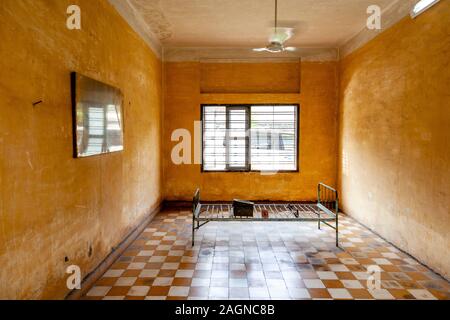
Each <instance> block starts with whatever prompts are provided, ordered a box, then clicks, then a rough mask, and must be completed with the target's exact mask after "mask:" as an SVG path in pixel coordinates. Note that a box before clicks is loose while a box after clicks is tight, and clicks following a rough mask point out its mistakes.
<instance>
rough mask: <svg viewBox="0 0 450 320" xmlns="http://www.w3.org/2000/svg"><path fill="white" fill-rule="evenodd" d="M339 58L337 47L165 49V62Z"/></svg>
mask: <svg viewBox="0 0 450 320" xmlns="http://www.w3.org/2000/svg"><path fill="white" fill-rule="evenodd" d="M338 58H339V54H338V49H336V48H298V49H297V51H295V52H283V53H269V52H254V51H253V50H252V49H251V48H205V47H198V48H176V47H169V48H164V49H163V60H164V61H165V62H189V61H192V62H199V61H207V60H215V61H221V62H227V61H230V62H231V61H233V62H235V61H238V60H240V61H245V62H259V61H261V62H262V61H268V59H270V60H271V61H276V60H279V61H280V62H283V61H287V60H293V59H301V60H302V61H319V62H322V61H337V60H338Z"/></svg>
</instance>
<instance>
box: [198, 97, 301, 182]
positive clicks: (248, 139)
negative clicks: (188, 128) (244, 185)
mask: <svg viewBox="0 0 450 320" xmlns="http://www.w3.org/2000/svg"><path fill="white" fill-rule="evenodd" d="M252 106H255V107H259V106H269V107H270V106H273V107H277V106H281V107H283V106H293V107H295V109H296V119H295V121H296V124H297V128H296V130H295V132H296V136H297V137H296V154H295V158H296V168H295V170H273V172H276V173H299V172H300V104H299V103H253V104H249V103H241V104H236V103H233V104H230V103H223V104H217V103H214V104H212V103H211V104H210V103H204V104H201V105H200V121H201V123H202V125H201V141H200V147H201V153H202V157H201V159H202V163H201V165H200V171H201V173H230V172H231V173H232V172H255V173H261V172H271V171H270V170H269V171H266V170H252V169H250V168H251V137H246V138H245V139H246V168H245V169H244V168H238V169H228V168H227V169H225V170H204V163H205V161H204V160H205V159H204V157H205V155H204V149H203V138H204V136H203V132H204V122H203V114H204V109H205V108H206V107H225V108H226V113H227V117H226V123H227V125H226V126H227V129H228V127H229V124H228V121H229V120H228V119H229V118H228V110H229V108H238V109H244V108H246V109H247V124H246V126H247V130H248V129H251V121H252V115H251V107H252ZM226 166H227V167H228V164H227V165H226Z"/></svg>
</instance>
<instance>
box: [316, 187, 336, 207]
mask: <svg viewBox="0 0 450 320" xmlns="http://www.w3.org/2000/svg"><path fill="white" fill-rule="evenodd" d="M317 204H318V206H319V207H321V209H322V210H325V209H326V211H330V212H331V213H333V214H335V215H336V214H338V213H339V197H338V192H337V190H336V189H334V188H332V187H330V186H328V185H326V184H324V183H319V185H318V186H317Z"/></svg>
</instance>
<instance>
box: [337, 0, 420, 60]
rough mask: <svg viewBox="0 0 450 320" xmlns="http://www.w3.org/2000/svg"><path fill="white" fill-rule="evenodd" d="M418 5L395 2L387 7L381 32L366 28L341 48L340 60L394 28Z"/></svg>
mask: <svg viewBox="0 0 450 320" xmlns="http://www.w3.org/2000/svg"><path fill="white" fill-rule="evenodd" d="M416 3H417V0H395V1H394V2H393V3H392V4H391V5H390V6H388V7H386V8H385V9H384V10H383V11H382V14H381V30H369V29H368V28H367V27H366V26H364V28H363V29H362V30H361V31H360V32H359V33H357V34H356V35H355V36H353V37H352V38H351V39H349V40H348V41H346V42H345V43H344V44H343V45H342V46H340V48H339V53H340V58H344V57H346V56H348V55H349V54H351V53H352V52H354V51H356V50H357V49H359V48H361V47H362V46H364V45H365V44H366V43H368V42H369V41H370V40H372V39H374V38H375V37H377V36H378V35H379V34H381V33H383V32H384V31H385V30H387V29H389V28H390V27H392V26H393V25H394V24H396V23H397V22H399V21H400V20H402V19H403V18H404V17H406V16H408V15H409V13H410V12H411V9H412V8H413V7H414V5H415V4H416Z"/></svg>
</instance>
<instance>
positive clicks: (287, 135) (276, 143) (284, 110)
mask: <svg viewBox="0 0 450 320" xmlns="http://www.w3.org/2000/svg"><path fill="white" fill-rule="evenodd" d="M296 112H297V107H296V106H252V107H251V169H252V170H261V171H278V170H286V171H292V170H296V169H297V146H296V142H297V129H296V128H297V113H296Z"/></svg>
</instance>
